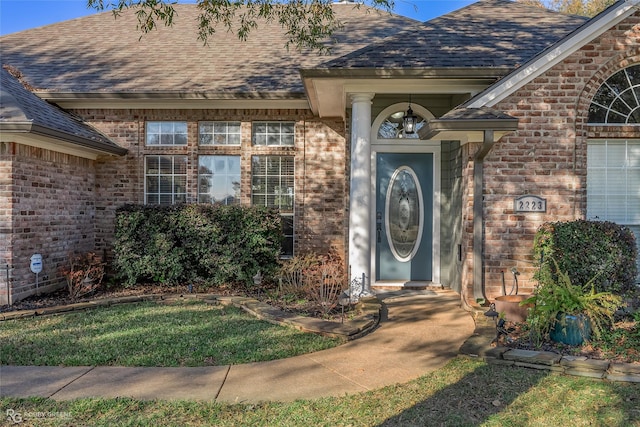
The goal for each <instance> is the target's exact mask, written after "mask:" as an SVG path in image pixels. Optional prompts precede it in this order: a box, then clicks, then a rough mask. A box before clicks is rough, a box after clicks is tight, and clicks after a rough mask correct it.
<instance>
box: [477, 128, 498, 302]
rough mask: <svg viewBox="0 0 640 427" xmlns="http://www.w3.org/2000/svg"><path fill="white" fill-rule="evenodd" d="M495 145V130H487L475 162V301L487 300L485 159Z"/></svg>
mask: <svg viewBox="0 0 640 427" xmlns="http://www.w3.org/2000/svg"><path fill="white" fill-rule="evenodd" d="M493 144H494V141H493V130H485V131H484V140H483V142H482V147H480V150H479V151H478V152H477V153H476V155H475V156H474V162H473V298H474V300H475V301H478V300H479V299H486V296H485V294H484V285H483V280H482V279H483V277H484V271H483V268H482V254H483V251H482V247H483V241H484V209H483V199H484V197H483V193H482V187H483V186H482V184H483V181H484V158H485V157H486V156H487V154H489V151H491V148H492V147H493Z"/></svg>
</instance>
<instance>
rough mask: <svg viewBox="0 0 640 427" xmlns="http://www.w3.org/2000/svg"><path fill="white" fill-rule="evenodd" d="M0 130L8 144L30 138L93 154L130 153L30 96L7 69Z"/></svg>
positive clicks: (0, 74)
mask: <svg viewBox="0 0 640 427" xmlns="http://www.w3.org/2000/svg"><path fill="white" fill-rule="evenodd" d="M0 130H2V133H3V134H4V135H5V136H6V135H11V136H9V137H8V139H9V140H15V139H16V138H17V137H22V136H24V135H27V134H29V135H31V136H35V137H37V138H40V139H47V140H51V141H55V142H54V143H55V144H71V145H74V146H76V147H79V148H81V149H87V150H89V151H92V152H100V153H105V154H117V155H123V154H125V153H126V151H127V150H125V149H124V148H122V147H120V146H118V145H116V144H114V143H113V142H111V141H110V140H109V139H108V138H107V137H105V136H104V135H102V134H101V133H100V132H98V131H97V130H95V129H93V128H92V127H90V126H88V125H86V124H84V123H83V122H82V121H80V120H79V119H76V118H75V117H73V116H72V115H70V114H69V113H67V112H65V111H63V110H61V109H59V108H57V107H56V106H54V105H51V104H49V103H47V102H45V101H43V100H42V99H40V98H38V97H37V96H35V95H34V94H33V93H31V92H29V91H28V90H27V89H26V88H25V87H24V86H23V85H22V83H20V82H19V81H18V80H17V79H16V78H14V77H13V76H12V75H11V74H10V73H9V72H8V71H7V70H6V69H4V68H3V69H0ZM3 139H4V138H3ZM61 147H62V145H60V147H59V148H61ZM90 157H94V156H93V155H91V156H90Z"/></svg>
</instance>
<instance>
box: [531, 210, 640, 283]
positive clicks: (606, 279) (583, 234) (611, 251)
mask: <svg viewBox="0 0 640 427" xmlns="http://www.w3.org/2000/svg"><path fill="white" fill-rule="evenodd" d="M533 252H534V260H535V261H536V262H537V263H538V265H539V266H541V267H545V268H540V270H539V272H538V273H537V275H536V277H535V278H536V279H538V280H539V281H542V282H544V281H545V280H548V278H549V277H550V276H545V272H546V274H548V273H550V274H551V275H552V276H551V277H553V276H554V275H555V273H554V271H553V269H554V268H555V267H553V263H551V262H550V261H551V259H552V258H553V259H555V260H556V261H557V263H558V267H559V268H560V269H561V270H562V271H566V272H567V273H568V274H569V277H570V279H571V282H572V283H576V284H585V283H587V282H588V281H589V280H590V279H591V278H593V277H595V276H598V279H597V281H596V290H597V291H609V292H613V293H615V294H618V295H622V294H625V293H628V292H635V291H637V286H636V280H637V275H638V271H637V265H636V257H637V255H638V254H637V247H636V243H635V237H634V235H633V232H632V231H631V230H630V229H629V228H627V227H625V226H622V225H618V224H615V223H613V222H609V221H588V220H576V221H568V222H548V223H545V224H543V225H542V226H541V227H540V228H539V229H538V231H537V233H536V236H535V239H534V248H533ZM547 261H549V262H547ZM549 270H551V271H549Z"/></svg>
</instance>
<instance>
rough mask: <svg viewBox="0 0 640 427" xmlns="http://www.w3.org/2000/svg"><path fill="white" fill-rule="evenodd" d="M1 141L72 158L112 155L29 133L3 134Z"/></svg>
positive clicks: (95, 157) (90, 158)
mask: <svg viewBox="0 0 640 427" xmlns="http://www.w3.org/2000/svg"><path fill="white" fill-rule="evenodd" d="M1 139H2V142H15V143H16V144H21V145H28V146H30V147H35V148H43V149H45V150H50V151H54V152H57V153H63V154H70V155H72V156H76V157H81V158H84V159H89V160H96V159H97V158H98V156H100V155H110V156H113V154H109V153H106V152H103V151H98V150H91V149H83V148H79V147H78V146H77V145H75V144H72V143H70V142H67V141H62V140H56V139H53V138H47V137H44V136H40V135H33V134H30V133H11V134H9V133H5V134H3V135H2V138H1Z"/></svg>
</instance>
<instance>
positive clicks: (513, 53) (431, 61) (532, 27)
mask: <svg viewBox="0 0 640 427" xmlns="http://www.w3.org/2000/svg"><path fill="white" fill-rule="evenodd" d="M587 20H588V18H585V17H581V16H572V15H564V14H561V13H557V12H552V11H549V10H546V9H541V8H538V7H532V6H528V5H525V4H522V3H517V2H512V1H509V0H480V1H478V2H475V3H472V4H471V5H469V6H467V7H464V8H462V9H459V10H456V11H453V12H451V13H448V14H446V15H443V16H441V17H438V18H435V19H432V20H430V21H427V22H425V23H423V24H416V25H413V26H411V27H410V28H407V29H406V30H405V31H403V32H402V33H398V34H395V35H392V36H390V37H388V38H386V39H384V40H382V41H380V42H377V43H373V44H371V45H369V46H367V47H364V48H362V49H360V50H358V51H355V52H352V53H349V54H347V55H344V56H343V57H341V58H338V59H335V60H331V61H328V62H325V63H324V64H322V65H320V66H319V67H316V68H319V69H333V70H335V69H341V68H345V69H354V68H356V69H357V68H385V69H390V68H391V69H407V68H413V69H425V68H451V67H453V68H506V69H513V68H515V67H517V66H519V65H520V64H522V63H523V62H525V61H527V60H528V59H529V58H531V57H533V56H535V55H536V54H537V53H538V52H540V51H542V50H544V49H545V48H546V47H548V46H550V45H552V44H553V43H555V42H556V41H557V40H559V39H561V38H563V37H564V36H566V35H567V34H569V33H570V32H571V31H573V30H575V29H576V28H577V27H579V26H580V25H582V24H584V23H585V22H586V21H587Z"/></svg>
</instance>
